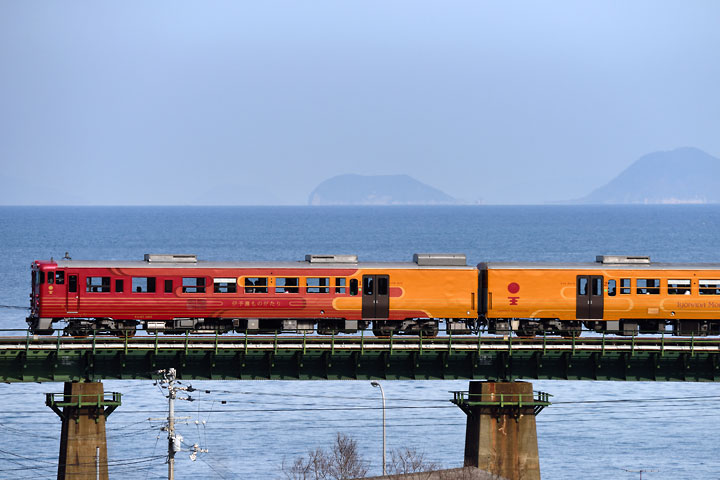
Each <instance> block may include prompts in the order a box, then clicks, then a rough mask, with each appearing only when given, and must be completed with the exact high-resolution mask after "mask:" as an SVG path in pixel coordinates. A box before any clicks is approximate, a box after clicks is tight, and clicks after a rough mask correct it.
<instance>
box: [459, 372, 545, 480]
mask: <svg viewBox="0 0 720 480" xmlns="http://www.w3.org/2000/svg"><path fill="white" fill-rule="evenodd" d="M453 393H454V395H455V396H454V398H453V400H452V401H453V403H455V404H456V405H458V406H459V407H460V408H462V410H463V411H464V412H465V413H466V414H467V426H466V430H465V466H466V467H478V468H480V469H481V470H485V471H488V472H490V473H492V474H494V475H497V476H499V477H501V478H506V479H509V480H540V459H539V456H538V444H537V430H536V426H535V415H537V414H538V413H539V412H540V410H542V409H543V408H544V407H545V406H547V405H549V404H550V402H549V401H548V399H549V395H548V394H546V393H542V392H537V394H533V390H532V384H531V383H527V382H497V383H496V382H480V381H478V382H475V381H473V382H470V390H469V391H468V392H453Z"/></svg>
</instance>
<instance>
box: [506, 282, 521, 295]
mask: <svg viewBox="0 0 720 480" xmlns="http://www.w3.org/2000/svg"><path fill="white" fill-rule="evenodd" d="M519 291H520V285H518V284H517V283H515V282H512V283H511V284H509V285H508V292H510V293H517V292H519Z"/></svg>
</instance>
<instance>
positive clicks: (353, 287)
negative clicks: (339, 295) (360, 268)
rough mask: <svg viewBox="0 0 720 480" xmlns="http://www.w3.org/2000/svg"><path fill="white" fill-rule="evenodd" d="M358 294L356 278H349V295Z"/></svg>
mask: <svg viewBox="0 0 720 480" xmlns="http://www.w3.org/2000/svg"><path fill="white" fill-rule="evenodd" d="M357 294H358V281H357V278H353V279H352V280H350V295H357Z"/></svg>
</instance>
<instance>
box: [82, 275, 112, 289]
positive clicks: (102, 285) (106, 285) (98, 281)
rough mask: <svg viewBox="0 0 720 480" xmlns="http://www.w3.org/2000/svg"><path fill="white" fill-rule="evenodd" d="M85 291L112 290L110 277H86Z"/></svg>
mask: <svg viewBox="0 0 720 480" xmlns="http://www.w3.org/2000/svg"><path fill="white" fill-rule="evenodd" d="M85 291H86V292H109V291H110V277H86V278H85Z"/></svg>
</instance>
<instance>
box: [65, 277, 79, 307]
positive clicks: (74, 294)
mask: <svg viewBox="0 0 720 480" xmlns="http://www.w3.org/2000/svg"><path fill="white" fill-rule="evenodd" d="M78 278H79V277H78V274H77V273H71V274H69V275H68V280H67V289H66V290H65V291H66V292H67V294H66V295H67V296H66V299H67V307H66V310H67V313H77V312H78V308H79V307H80V293H79V292H80V285H78V283H79V282H78Z"/></svg>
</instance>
